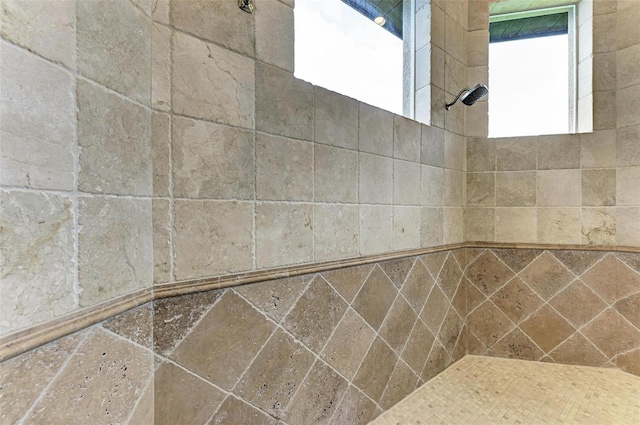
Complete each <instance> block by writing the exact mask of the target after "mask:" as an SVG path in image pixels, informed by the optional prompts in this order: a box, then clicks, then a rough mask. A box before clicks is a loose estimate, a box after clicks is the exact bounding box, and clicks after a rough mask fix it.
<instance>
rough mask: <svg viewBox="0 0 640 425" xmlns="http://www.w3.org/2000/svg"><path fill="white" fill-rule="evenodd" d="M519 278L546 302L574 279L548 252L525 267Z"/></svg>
mask: <svg viewBox="0 0 640 425" xmlns="http://www.w3.org/2000/svg"><path fill="white" fill-rule="evenodd" d="M519 276H520V277H521V278H522V280H523V281H524V282H525V283H527V284H528V285H529V287H531V289H533V290H534V291H535V292H537V293H538V295H540V296H541V297H542V298H544V299H545V300H549V299H550V298H551V297H553V296H554V295H555V294H556V293H558V291H560V290H561V289H562V288H564V287H565V286H566V285H567V284H568V283H569V282H571V281H572V280H573V279H574V278H573V275H572V274H571V272H569V271H568V270H567V269H566V268H565V267H564V266H563V265H562V264H561V263H560V262H559V261H558V260H557V259H556V258H555V257H553V255H551V254H550V253H549V252H548V251H547V252H545V253H543V254H542V255H540V256H539V257H538V258H536V259H535V260H534V261H533V262H531V264H529V265H528V266H527V267H525V268H524V270H522V271H521V272H520V274H519Z"/></svg>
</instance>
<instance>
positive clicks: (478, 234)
mask: <svg viewBox="0 0 640 425" xmlns="http://www.w3.org/2000/svg"><path fill="white" fill-rule="evenodd" d="M495 232H496V229H495V211H494V209H493V208H465V209H464V238H465V240H469V241H493V240H494V239H495Z"/></svg>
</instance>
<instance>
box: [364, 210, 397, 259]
mask: <svg viewBox="0 0 640 425" xmlns="http://www.w3.org/2000/svg"><path fill="white" fill-rule="evenodd" d="M359 213H360V255H369V254H380V253H383V252H388V251H390V250H391V249H392V246H393V207H391V206H363V205H361V206H360V207H359Z"/></svg>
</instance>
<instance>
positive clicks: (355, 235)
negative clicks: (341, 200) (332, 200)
mask: <svg viewBox="0 0 640 425" xmlns="http://www.w3.org/2000/svg"><path fill="white" fill-rule="evenodd" d="M313 219H314V227H313V232H314V240H313V242H314V259H315V260H316V261H326V260H333V259H338V258H349V257H357V256H358V253H359V249H360V244H359V226H358V222H359V216H358V206H357V205H328V204H324V205H323V204H315V205H314V206H313Z"/></svg>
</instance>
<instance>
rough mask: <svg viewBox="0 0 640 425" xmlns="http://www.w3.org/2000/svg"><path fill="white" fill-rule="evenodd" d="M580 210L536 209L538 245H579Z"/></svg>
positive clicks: (580, 236)
mask: <svg viewBox="0 0 640 425" xmlns="http://www.w3.org/2000/svg"><path fill="white" fill-rule="evenodd" d="M581 230H582V227H581V213H580V208H540V209H538V242H539V243H580V241H581V239H582V235H581Z"/></svg>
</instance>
